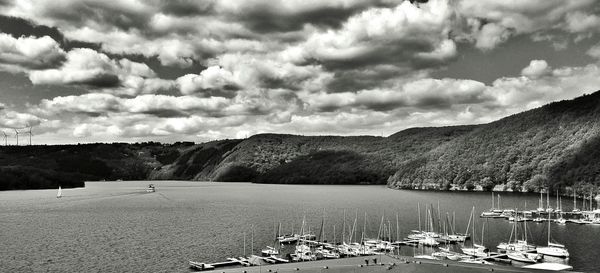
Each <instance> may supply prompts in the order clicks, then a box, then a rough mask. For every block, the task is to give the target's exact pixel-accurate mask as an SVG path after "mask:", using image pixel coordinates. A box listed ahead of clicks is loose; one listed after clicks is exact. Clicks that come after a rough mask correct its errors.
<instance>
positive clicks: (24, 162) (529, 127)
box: [0, 92, 600, 191]
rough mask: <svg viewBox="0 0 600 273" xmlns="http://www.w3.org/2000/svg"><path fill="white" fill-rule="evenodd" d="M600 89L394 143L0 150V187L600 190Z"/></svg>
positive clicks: (289, 138) (326, 139)
mask: <svg viewBox="0 0 600 273" xmlns="http://www.w3.org/2000/svg"><path fill="white" fill-rule="evenodd" d="M598 148H600V92H596V93H594V94H591V95H586V96H582V97H579V98H576V99H574V100H569V101H561V102H554V103H551V104H548V105H546V106H543V107H540V108H537V109H533V110H530V111H527V112H523V113H519V114H516V115H513V116H509V117H506V118H503V119H501V120H498V121H495V122H492V123H489V124H482V125H470V126H449V127H430V128H411V129H407V130H403V131H400V132H398V133H396V134H393V135H391V136H389V137H385V138H384V137H374V136H352V137H342V136H297V135H284V134H259V135H254V136H252V137H250V138H247V139H233V140H220V141H213V142H208V143H201V144H194V143H175V144H160V143H155V142H149V143H136V144H124V143H114V144H86V145H59V146H20V147H14V146H8V147H0V189H25V188H53V187H57V185H62V186H63V187H69V186H81V185H82V183H83V182H82V181H84V180H103V179H105V180H118V179H123V180H129V179H150V180H158V179H182V180H199V181H202V180H204V181H208V180H212V181H251V182H257V183H291V184H298V183H312V184H386V183H387V184H388V186H389V187H392V188H410V189H416V188H418V189H442V190H443V189H450V188H459V189H473V188H475V187H477V186H479V187H480V188H483V189H490V188H492V187H494V186H496V185H500V186H501V187H503V188H504V189H507V190H508V189H510V190H521V189H525V190H530V191H537V190H539V188H540V187H546V186H547V185H550V187H551V188H562V189H564V188H566V187H571V186H574V185H575V186H577V187H580V188H585V189H586V190H587V189H588V188H590V187H592V186H593V185H599V184H600V181H599V180H600V163H598V160H597V159H600V149H598Z"/></svg>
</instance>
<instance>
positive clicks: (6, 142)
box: [2, 131, 8, 146]
mask: <svg viewBox="0 0 600 273" xmlns="http://www.w3.org/2000/svg"><path fill="white" fill-rule="evenodd" d="M2 134H4V146H8V140H7V139H8V135H7V134H6V132H4V131H2Z"/></svg>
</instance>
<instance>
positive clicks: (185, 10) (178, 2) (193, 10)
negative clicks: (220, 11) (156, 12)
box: [158, 0, 214, 16]
mask: <svg viewBox="0 0 600 273" xmlns="http://www.w3.org/2000/svg"><path fill="white" fill-rule="evenodd" d="M158 5H159V6H160V10H161V12H163V13H165V14H172V15H176V16H196V15H208V14H210V13H212V12H214V9H213V7H214V3H213V2H212V1H196V0H159V3H158Z"/></svg>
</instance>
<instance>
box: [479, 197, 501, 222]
mask: <svg viewBox="0 0 600 273" xmlns="http://www.w3.org/2000/svg"><path fill="white" fill-rule="evenodd" d="M480 217H482V218H501V217H503V216H502V211H501V210H499V209H495V208H494V192H492V207H491V208H490V209H489V210H488V211H484V212H482V213H481V215H480Z"/></svg>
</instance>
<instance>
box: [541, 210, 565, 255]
mask: <svg viewBox="0 0 600 273" xmlns="http://www.w3.org/2000/svg"><path fill="white" fill-rule="evenodd" d="M536 251H537V253H539V254H543V255H548V256H553V257H560V258H567V257H569V251H568V250H567V248H565V245H563V244H558V243H552V242H550V216H548V246H545V247H537V248H536Z"/></svg>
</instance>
